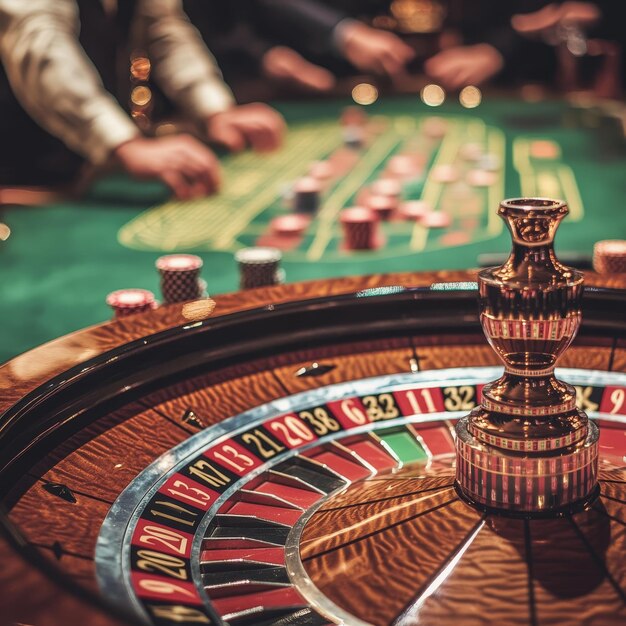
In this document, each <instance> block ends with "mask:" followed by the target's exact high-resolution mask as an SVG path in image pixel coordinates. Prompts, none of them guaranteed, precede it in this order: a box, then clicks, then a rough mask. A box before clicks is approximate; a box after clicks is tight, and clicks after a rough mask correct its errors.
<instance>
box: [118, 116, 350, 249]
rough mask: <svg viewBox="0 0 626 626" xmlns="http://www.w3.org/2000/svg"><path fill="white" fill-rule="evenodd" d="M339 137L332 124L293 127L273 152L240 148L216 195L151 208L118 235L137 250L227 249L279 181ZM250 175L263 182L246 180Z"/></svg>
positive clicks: (299, 171)
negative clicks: (279, 148)
mask: <svg viewBox="0 0 626 626" xmlns="http://www.w3.org/2000/svg"><path fill="white" fill-rule="evenodd" d="M340 142H341V137H340V136H339V134H338V133H337V132H336V124H335V123H331V122H320V123H316V124H305V125H302V126H298V127H296V128H294V129H292V130H291V131H290V132H289V133H288V135H287V139H286V145H285V147H284V148H282V149H281V150H278V151H277V152H275V153H272V154H268V155H264V157H263V158H259V157H258V155H255V154H251V153H245V154H242V155H237V156H234V157H232V158H231V159H229V160H228V161H227V162H226V163H225V174H226V178H227V179H228V178H230V179H232V180H233V183H232V184H225V185H224V189H223V191H222V192H221V193H220V194H219V195H218V196H216V197H213V198H208V199H206V198H204V199H202V200H192V201H184V202H178V201H171V202H167V203H165V204H163V205H160V206H156V207H152V208H150V209H148V210H146V211H144V212H143V213H141V214H140V215H139V216H137V217H136V218H135V219H133V220H132V221H131V222H129V223H128V224H126V225H125V226H124V227H122V229H120V232H119V234H118V240H119V241H120V243H121V244H123V245H125V246H127V247H131V248H137V249H143V250H168V251H174V250H178V249H207V250H213V249H218V250H224V251H230V250H232V249H234V247H235V242H236V238H237V236H238V235H239V234H240V233H241V231H242V230H243V229H244V228H246V226H247V225H248V224H249V223H250V222H251V221H252V220H253V219H254V218H255V217H256V216H257V215H259V214H260V213H262V212H263V211H264V210H265V209H266V208H267V206H268V205H270V204H271V203H272V202H273V201H275V200H276V197H277V195H278V191H277V189H278V188H279V187H280V184H281V183H284V181H289V180H292V179H294V178H297V177H298V176H300V175H301V174H302V172H303V171H304V169H305V167H306V163H307V162H308V160H310V159H318V158H322V157H324V156H325V155H326V154H328V153H329V152H330V151H332V150H333V149H334V148H336V147H337V146H338V145H340ZM250 176H252V177H254V180H257V181H260V180H262V182H263V184H258V185H255V184H251V183H250V184H246V182H245V181H246V179H247V178H248V177H250Z"/></svg>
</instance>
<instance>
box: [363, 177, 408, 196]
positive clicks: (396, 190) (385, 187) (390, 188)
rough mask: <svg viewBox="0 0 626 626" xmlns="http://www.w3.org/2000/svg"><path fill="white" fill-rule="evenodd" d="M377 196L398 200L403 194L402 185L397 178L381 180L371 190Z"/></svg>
mask: <svg viewBox="0 0 626 626" xmlns="http://www.w3.org/2000/svg"><path fill="white" fill-rule="evenodd" d="M370 191H371V193H372V194H374V195H376V196H391V197H394V198H398V197H399V196H400V194H401V193H402V185H401V184H400V182H399V181H398V180H396V179H395V178H379V179H378V180H377V181H376V182H374V183H373V184H372V186H371V188H370Z"/></svg>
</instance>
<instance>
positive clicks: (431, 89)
mask: <svg viewBox="0 0 626 626" xmlns="http://www.w3.org/2000/svg"><path fill="white" fill-rule="evenodd" d="M420 97H421V98H422V102H423V103H424V104H426V105H428V106H429V107H438V106H440V105H442V104H443V103H444V101H445V99H446V92H445V91H444V90H443V87H440V86H439V85H435V84H430V85H426V86H425V87H424V88H423V89H422V91H421V93H420Z"/></svg>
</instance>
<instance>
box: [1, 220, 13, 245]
mask: <svg viewBox="0 0 626 626" xmlns="http://www.w3.org/2000/svg"><path fill="white" fill-rule="evenodd" d="M10 236H11V229H10V228H9V227H8V226H7V225H6V224H2V223H0V241H6V240H7V239H8V238H9V237H10Z"/></svg>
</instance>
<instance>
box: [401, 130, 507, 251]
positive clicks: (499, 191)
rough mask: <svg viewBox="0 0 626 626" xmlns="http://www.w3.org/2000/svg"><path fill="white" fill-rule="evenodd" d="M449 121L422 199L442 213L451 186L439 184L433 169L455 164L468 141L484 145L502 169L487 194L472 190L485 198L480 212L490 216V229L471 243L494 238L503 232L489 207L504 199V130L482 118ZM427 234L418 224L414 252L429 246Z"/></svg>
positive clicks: (414, 232)
mask: <svg viewBox="0 0 626 626" xmlns="http://www.w3.org/2000/svg"><path fill="white" fill-rule="evenodd" d="M447 122H448V131H447V133H446V135H445V136H444V138H443V140H442V142H441V144H440V146H439V150H438V152H437V155H436V157H435V159H434V161H433V163H432V166H431V168H430V171H429V172H428V175H427V177H426V180H425V182H424V188H423V191H422V196H421V198H420V199H421V200H422V201H424V202H426V203H427V204H428V205H429V206H431V207H432V208H433V209H434V210H441V208H440V207H441V204H442V202H443V200H444V198H445V195H446V193H447V192H449V189H450V187H449V186H448V185H446V184H444V183H443V182H442V181H437V180H436V179H435V177H433V175H432V173H433V170H435V168H437V167H439V166H448V165H452V164H453V163H454V162H455V159H457V157H458V154H459V148H460V146H461V144H462V142H464V141H467V142H470V143H474V142H476V143H481V144H484V145H485V147H486V152H487V153H492V154H495V155H498V156H499V157H500V159H501V163H502V167H501V169H500V173H499V175H498V176H497V178H496V179H495V181H494V183H493V184H490V185H488V186H487V189H486V191H482V192H480V191H478V190H476V189H474V191H473V193H475V194H477V195H479V196H483V195H484V199H483V200H482V202H481V203H482V208H483V210H482V211H481V213H486V214H487V226H486V232H485V234H484V235H482V236H479V237H478V238H474V239H473V240H472V243H475V242H476V241H480V240H483V239H490V238H493V237H495V236H497V235H498V234H499V233H500V232H501V230H502V222H501V220H499V219H495V218H496V217H497V216H495V214H494V215H493V216H492V215H491V213H493V211H489V207H492V206H496V205H497V203H498V202H499V201H500V200H501V199H502V198H503V197H504V171H505V170H504V160H505V155H506V151H505V141H504V135H503V133H502V131H501V130H499V129H497V128H493V127H487V126H486V125H485V123H484V122H483V121H482V120H479V119H472V120H469V121H466V120H464V119H462V118H459V119H455V118H447ZM428 234H429V229H428V228H426V227H424V226H423V225H422V224H420V223H419V222H416V223H415V225H414V227H413V233H412V236H411V242H410V247H411V249H412V250H415V251H420V250H424V249H425V248H426V246H427V242H428ZM438 247H440V246H439V245H437V244H434V247H433V246H432V245H431V246H428V249H431V248H432V249H436V248H438Z"/></svg>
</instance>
